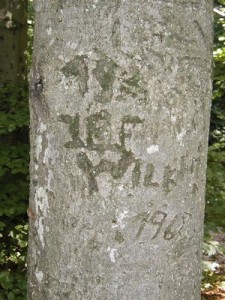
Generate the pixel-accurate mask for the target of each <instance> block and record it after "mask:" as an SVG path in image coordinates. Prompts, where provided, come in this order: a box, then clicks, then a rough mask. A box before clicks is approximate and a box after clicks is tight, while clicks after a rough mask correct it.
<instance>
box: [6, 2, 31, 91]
mask: <svg viewBox="0 0 225 300" xmlns="http://www.w3.org/2000/svg"><path fill="white" fill-rule="evenodd" d="M27 5H28V1H27V0H2V1H1V3H0V49H1V50H0V52H1V67H0V84H1V86H2V84H6V83H10V84H18V83H19V82H20V83H21V80H24V79H26V76H27V68H26V48H27Z"/></svg>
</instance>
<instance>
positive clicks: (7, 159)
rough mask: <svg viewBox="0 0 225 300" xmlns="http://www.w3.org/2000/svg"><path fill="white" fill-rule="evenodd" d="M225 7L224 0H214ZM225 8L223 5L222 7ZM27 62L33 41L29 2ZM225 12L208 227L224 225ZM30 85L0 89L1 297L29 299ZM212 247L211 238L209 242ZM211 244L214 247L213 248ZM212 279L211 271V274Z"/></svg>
mask: <svg viewBox="0 0 225 300" xmlns="http://www.w3.org/2000/svg"><path fill="white" fill-rule="evenodd" d="M215 6H216V7H220V9H223V7H225V0H224V1H215ZM224 11H225V10H224ZM28 25H29V27H28V35H29V42H28V65H30V63H31V53H32V43H33V9H32V1H30V3H29V19H28ZM224 29H225V18H224V17H221V16H219V15H217V14H215V44H214V63H215V70H214V85H213V86H214V89H213V101H212V114H211V125H210V137H209V153H208V169H207V190H206V218H205V224H206V233H207V232H208V230H209V229H213V230H214V231H215V230H216V229H217V228H218V227H221V228H222V229H223V230H224V229H225V218H224V216H225V181H224V179H225V168H224V167H225V101H224V100H225V30H224ZM28 131H29V111H28V88H27V84H26V83H25V84H24V85H23V86H19V87H15V86H10V85H7V86H4V87H3V88H1V89H0V300H1V299H9V300H13V299H15V300H24V299H26V250H27V236H28V224H27V215H26V209H27V206H28V194H29V174H28V173H29V167H28V165H29V137H28ZM208 245H209V248H210V245H211V244H210V242H209V244H208ZM210 249H211V248H210ZM207 280H208V277H207Z"/></svg>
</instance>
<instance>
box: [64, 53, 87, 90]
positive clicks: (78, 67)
mask: <svg viewBox="0 0 225 300" xmlns="http://www.w3.org/2000/svg"><path fill="white" fill-rule="evenodd" d="M87 59H88V57H87V56H86V55H77V56H75V57H74V59H73V60H71V61H69V62H68V63H66V65H65V66H64V67H63V68H62V69H61V71H62V72H63V74H64V75H65V76H66V78H70V77H75V78H77V80H78V86H79V92H80V93H81V95H82V96H84V95H85V94H86V93H87V91H88V78H89V76H88V65H87Z"/></svg>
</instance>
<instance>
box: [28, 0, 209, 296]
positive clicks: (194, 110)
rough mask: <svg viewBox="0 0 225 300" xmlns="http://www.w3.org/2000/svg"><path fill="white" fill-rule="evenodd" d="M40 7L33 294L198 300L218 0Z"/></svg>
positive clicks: (40, 2) (40, 1) (34, 103)
mask: <svg viewBox="0 0 225 300" xmlns="http://www.w3.org/2000/svg"><path fill="white" fill-rule="evenodd" d="M35 10H36V29H35V41H34V59H33V69H32V74H31V82H30V85H31V97H30V109H31V165H30V169H31V194H30V207H29V211H30V237H29V292H28V294H29V295H28V298H29V299H35V300H41V299H43V300H45V299H51V300H55V299H71V300H73V299H104V300H105V299H113V300H114V299H118V300H122V299H124V300H125V299H129V300H132V299H133V300H136V299H152V300H165V299H173V300H181V299H184V300H192V299H193V300H196V299H200V279H201V244H202V237H203V215H204V190H205V171H206V156H207V139H208V127H209V112H210V99H211V62H212V1H208V0H194V1H183V0H182V1H181V0H179V1H178V0H173V1H172V0H166V1H162V0H148V1H147V0H123V1H122V0H111V1H99V0H95V1H91V0H86V1H84V0H80V1H72V0H67V1H60V0H54V1H53V0H52V1H45V0H36V7H35Z"/></svg>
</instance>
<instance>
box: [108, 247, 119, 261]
mask: <svg viewBox="0 0 225 300" xmlns="http://www.w3.org/2000/svg"><path fill="white" fill-rule="evenodd" d="M107 252H108V253H109V257H110V260H111V262H112V263H115V262H116V257H115V256H116V252H117V249H116V248H110V247H108V248H107Z"/></svg>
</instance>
